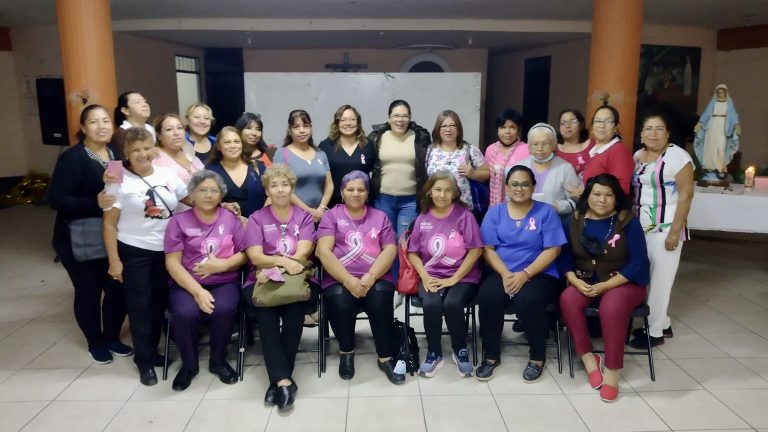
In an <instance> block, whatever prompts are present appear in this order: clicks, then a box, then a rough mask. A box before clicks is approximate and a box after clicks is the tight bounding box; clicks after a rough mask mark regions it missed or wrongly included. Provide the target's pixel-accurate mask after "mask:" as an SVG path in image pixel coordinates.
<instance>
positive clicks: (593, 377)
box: [588, 354, 603, 390]
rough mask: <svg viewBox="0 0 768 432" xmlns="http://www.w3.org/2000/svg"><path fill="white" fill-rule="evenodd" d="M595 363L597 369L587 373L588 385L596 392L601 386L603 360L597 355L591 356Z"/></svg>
mask: <svg viewBox="0 0 768 432" xmlns="http://www.w3.org/2000/svg"><path fill="white" fill-rule="evenodd" d="M592 355H594V356H595V361H596V362H597V369H595V370H593V371H592V372H590V373H589V375H588V378H589V385H590V386H592V388H593V389H595V390H597V389H599V388H600V386H602V385H603V358H602V357H601V356H600V355H599V354H592Z"/></svg>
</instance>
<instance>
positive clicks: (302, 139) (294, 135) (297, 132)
mask: <svg viewBox="0 0 768 432" xmlns="http://www.w3.org/2000/svg"><path fill="white" fill-rule="evenodd" d="M288 133H289V134H290V135H291V139H292V140H293V142H294V143H297V144H309V139H310V138H312V124H311V123H305V122H304V120H302V119H301V118H297V119H296V121H295V122H294V123H293V124H292V125H291V126H290V127H289V128H288Z"/></svg>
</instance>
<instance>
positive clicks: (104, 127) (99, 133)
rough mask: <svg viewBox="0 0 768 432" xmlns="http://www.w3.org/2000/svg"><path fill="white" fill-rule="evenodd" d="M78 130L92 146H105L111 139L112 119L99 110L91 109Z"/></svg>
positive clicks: (102, 110) (106, 113)
mask: <svg viewBox="0 0 768 432" xmlns="http://www.w3.org/2000/svg"><path fill="white" fill-rule="evenodd" d="M80 130H81V131H82V132H83V134H84V135H85V140H86V141H90V142H92V143H94V144H107V143H108V142H109V140H111V139H112V131H113V125H112V117H110V116H109V113H108V112H107V111H106V110H104V109H101V108H96V109H92V110H91V111H90V112H89V113H88V116H87V117H86V118H85V122H84V124H82V125H80Z"/></svg>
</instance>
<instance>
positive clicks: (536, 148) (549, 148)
mask: <svg viewBox="0 0 768 432" xmlns="http://www.w3.org/2000/svg"><path fill="white" fill-rule="evenodd" d="M529 136H530V138H529V139H528V148H529V149H530V150H531V154H533V156H534V157H536V158H537V159H546V158H548V157H549V155H551V154H552V152H553V151H555V140H553V139H552V135H551V134H549V132H546V131H544V130H541V129H538V130H534V132H533V133H532V134H530V135H529Z"/></svg>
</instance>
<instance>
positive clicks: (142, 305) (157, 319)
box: [117, 242, 168, 368]
mask: <svg viewBox="0 0 768 432" xmlns="http://www.w3.org/2000/svg"><path fill="white" fill-rule="evenodd" d="M117 251H118V253H119V254H120V260H121V261H122V262H123V281H124V283H125V303H126V306H128V318H129V323H130V328H131V337H132V338H133V350H134V352H135V353H136V354H135V355H134V357H133V361H134V363H136V365H137V366H138V367H140V368H145V367H152V364H153V359H154V357H155V354H156V353H157V345H158V343H159V342H160V331H161V329H162V325H163V312H164V311H165V307H166V305H167V304H168V272H167V271H166V270H165V254H164V253H163V251H151V250H146V249H141V248H137V247H134V246H130V245H127V244H125V243H122V242H117Z"/></svg>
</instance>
